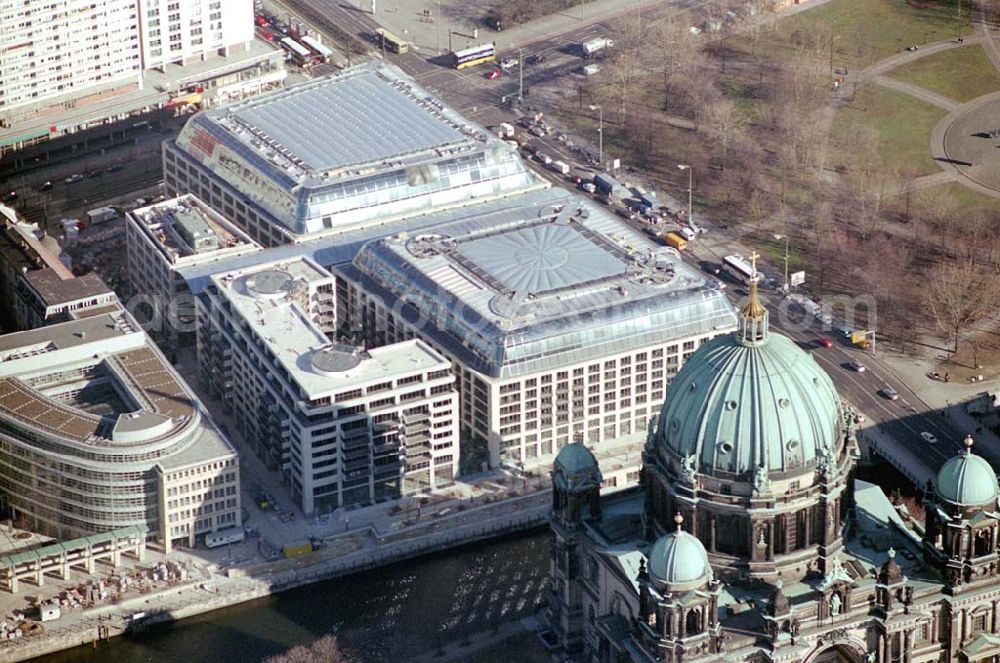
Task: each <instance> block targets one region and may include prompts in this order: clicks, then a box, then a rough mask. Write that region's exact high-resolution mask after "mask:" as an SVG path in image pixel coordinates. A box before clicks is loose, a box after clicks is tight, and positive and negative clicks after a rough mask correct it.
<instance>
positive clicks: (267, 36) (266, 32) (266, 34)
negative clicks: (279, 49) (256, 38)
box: [260, 28, 274, 41]
mask: <svg viewBox="0 0 1000 663" xmlns="http://www.w3.org/2000/svg"><path fill="white" fill-rule="evenodd" d="M260 36H261V37H263V38H264V39H265V40H266V41H274V33H273V32H271V31H270V30H268V29H267V28H261V29H260Z"/></svg>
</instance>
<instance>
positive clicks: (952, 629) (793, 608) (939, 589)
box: [548, 284, 1000, 663]
mask: <svg viewBox="0 0 1000 663" xmlns="http://www.w3.org/2000/svg"><path fill="white" fill-rule="evenodd" d="M963 446H964V449H963V450H962V451H960V452H959V453H958V454H957V455H956V456H954V457H953V458H951V459H950V460H948V461H947V462H946V463H945V464H944V465H943V466H942V467H941V469H940V471H939V473H938V476H937V480H936V481H935V482H933V483H932V484H931V485H928V486H927V490H926V491H925V500H924V501H925V504H924V508H925V526H924V527H923V528H922V529H920V527H919V526H917V527H910V526H907V525H906V524H905V523H904V522H903V521H902V520H900V519H899V518H898V515H897V516H896V517H895V518H894V517H893V516H894V514H892V513H889V512H891V511H892V510H893V509H892V507H891V505H889V503H888V500H886V499H885V497H884V494H883V493H881V491H879V490H878V489H877V488H875V487H873V486H870V485H867V486H866V487H865V488H864V490H862V489H861V488H859V486H856V485H855V483H856V482H855V480H854V465H855V462H856V459H857V441H856V439H855V432H854V416H853V414H852V413H851V412H850V410H849V408H848V407H847V406H846V405H845V404H843V403H842V402H841V400H840V398H839V396H838V395H837V392H836V390H835V388H834V386H833V383H832V381H831V380H830V378H829V376H828V375H827V374H826V373H825V372H824V371H823V369H822V368H820V367H819V365H818V364H817V363H816V362H815V360H814V359H813V358H812V357H811V356H810V355H809V354H808V353H806V352H804V351H803V350H801V349H800V348H799V347H798V346H797V345H795V344H794V343H793V342H792V341H791V340H790V339H788V338H786V337H784V336H782V335H780V334H776V333H773V332H771V331H770V330H769V328H768V313H767V311H766V310H765V309H764V307H763V306H762V305H761V303H760V301H759V299H758V297H757V291H756V284H752V285H751V293H750V298H749V303H748V304H747V305H746V306H745V307H744V308H743V309H742V311H741V313H740V324H739V329H738V330H737V331H736V332H734V334H732V335H729V336H723V337H718V338H716V339H713V340H712V341H710V342H709V343H707V344H705V345H704V346H702V347H701V348H700V349H699V350H698V351H697V352H696V353H695V354H694V355H693V356H692V357H691V358H690V359H689V360H688V361H687V362H686V363H685V365H684V367H683V368H682V370H681V371H680V373H679V374H678V375H677V376H676V377H675V379H674V381H673V382H672V383H671V385H670V388H669V391H668V393H667V398H666V401H665V403H664V405H663V408H662V410H661V413H660V416H659V417H658V418H657V421H656V423H655V425H654V426H651V429H650V431H649V434H648V438H647V444H646V448H645V450H644V453H643V471H642V478H641V486H640V491H639V492H635V491H633V492H631V493H630V494H628V493H627V494H622V495H616V496H608V497H605V498H602V497H601V496H600V488H601V473H600V468H599V466H598V463H597V461H596V459H595V458H594V456H593V455H592V454H591V453H590V451H589V450H587V448H586V447H585V446H584V445H583V444H582V443H580V442H574V443H573V444H570V445H568V446H567V447H565V448H564V449H563V450H562V451H561V452H560V453H559V456H558V457H557V459H556V461H555V464H554V467H553V470H552V480H553V504H552V513H551V518H550V524H551V531H552V554H551V572H550V592H549V601H548V604H549V606H548V616H549V630H550V636H551V637H550V638H549V639H550V642H552V643H554V652H555V656H556V658H558V659H559V660H561V661H566V662H580V663H583V662H586V663H654V662H655V663H685V662H692V663H708V662H713V663H715V662H719V663H721V662H723V661H726V662H733V661H746V662H748V663H751V662H753V663H757V662H761V663H763V662H764V661H768V662H778V661H781V662H788V663H793V662H795V663H799V662H804V663H832V662H837V661H844V662H851V663H897V662H898V663H925V662H930V661H935V662H941V663H946V662H951V661H959V662H961V663H986V662H990V663H1000V576H998V543H1000V542H998V522H1000V515H998V506H997V501H998V498H1000V489H998V485H997V478H996V475H995V474H994V472H993V470H992V468H991V467H990V465H989V464H988V463H987V462H986V461H985V460H984V459H983V458H982V457H980V456H978V455H976V454H975V453H974V452H973V451H972V446H973V444H972V440H971V438H967V439H966V440H965V443H964V445H963ZM857 483H858V484H860V483H861V482H857ZM873 489H874V490H873ZM873 494H874V495H877V496H878V497H881V501H879V500H878V499H872V498H871V496H872V495H873ZM862 495H863V496H864V500H863V501H864V502H865V503H864V504H861V503H859V502H860V501H862V500H858V499H856V496H862Z"/></svg>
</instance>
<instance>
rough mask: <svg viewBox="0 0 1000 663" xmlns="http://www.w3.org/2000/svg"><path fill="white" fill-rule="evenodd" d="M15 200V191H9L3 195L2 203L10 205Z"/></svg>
mask: <svg viewBox="0 0 1000 663" xmlns="http://www.w3.org/2000/svg"><path fill="white" fill-rule="evenodd" d="M15 200H17V191H9V192H7V193H5V194H4V195H3V202H5V203H12V202H14V201H15Z"/></svg>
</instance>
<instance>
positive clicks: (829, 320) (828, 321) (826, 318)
mask: <svg viewBox="0 0 1000 663" xmlns="http://www.w3.org/2000/svg"><path fill="white" fill-rule="evenodd" d="M816 319H817V320H819V321H820V322H822V323H823V324H824V325H832V324H833V316H832V315H830V314H829V313H820V314H819V315H817V316H816Z"/></svg>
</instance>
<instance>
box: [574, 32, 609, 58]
mask: <svg viewBox="0 0 1000 663" xmlns="http://www.w3.org/2000/svg"><path fill="white" fill-rule="evenodd" d="M614 45H615V42H614V41H613V40H611V39H608V38H607V37H596V38H594V39H588V40H587V41H585V42H583V43H582V44H580V50H582V51H583V55H584V57H588V58H589V57H591V56H593V55H595V54H596V53H598V52H599V51H603V50H604V49H606V48H613V47H614Z"/></svg>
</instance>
